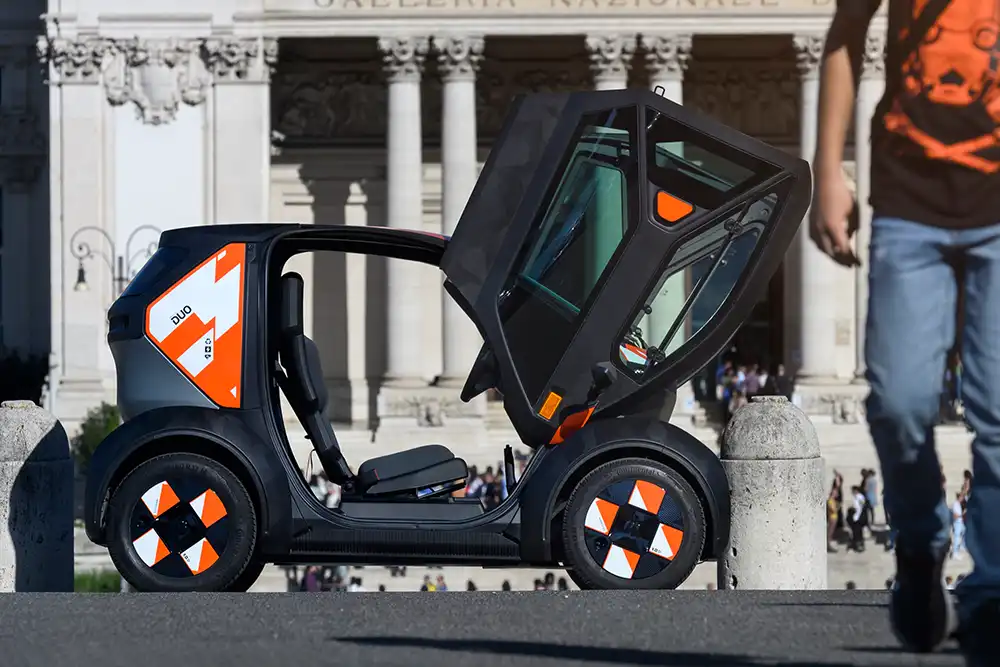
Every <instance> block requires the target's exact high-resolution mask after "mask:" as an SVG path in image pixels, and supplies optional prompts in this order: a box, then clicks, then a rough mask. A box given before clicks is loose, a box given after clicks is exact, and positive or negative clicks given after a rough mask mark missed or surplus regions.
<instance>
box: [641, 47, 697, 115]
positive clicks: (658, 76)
mask: <svg viewBox="0 0 1000 667" xmlns="http://www.w3.org/2000/svg"><path fill="white" fill-rule="evenodd" d="M642 48H643V50H644V51H645V52H646V67H647V69H648V70H649V87H650V88H652V89H654V90H655V89H656V88H657V87H662V88H663V96H664V97H666V98H667V99H668V100H670V101H671V102H676V103H677V104H683V103H684V72H686V71H687V66H688V61H689V60H690V59H691V35H685V34H678V35H643V36H642Z"/></svg>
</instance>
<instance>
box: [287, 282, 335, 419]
mask: <svg viewBox="0 0 1000 667" xmlns="http://www.w3.org/2000/svg"><path fill="white" fill-rule="evenodd" d="M304 295H305V283H304V282H303V280H302V276H300V275H299V274H298V273H294V272H293V273H286V274H285V275H284V276H282V277H281V334H280V345H279V350H278V351H279V353H280V355H281V365H282V366H284V367H285V370H286V371H287V372H288V385H289V387H288V391H289V394H291V395H290V396H289V397H288V400H289V402H291V403H292V407H293V408H294V409H295V410H296V412H302V413H303V414H309V413H320V414H323V415H325V414H326V407H327V401H328V400H329V395H328V394H327V391H326V382H325V381H324V379H323V365H322V363H321V362H320V358H319V350H318V349H317V348H316V344H315V343H314V342H313V341H312V340H310V339H309V337H308V336H306V334H305V329H304V327H303V324H302V322H303V299H304Z"/></svg>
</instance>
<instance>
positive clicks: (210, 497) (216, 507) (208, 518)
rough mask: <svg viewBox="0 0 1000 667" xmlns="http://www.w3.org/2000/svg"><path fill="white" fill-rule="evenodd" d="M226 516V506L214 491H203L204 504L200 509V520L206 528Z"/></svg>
mask: <svg viewBox="0 0 1000 667" xmlns="http://www.w3.org/2000/svg"><path fill="white" fill-rule="evenodd" d="M225 516H226V507H225V505H223V504H222V500H220V499H219V496H218V495H216V493H215V491H212V490H211V489H209V490H208V491H206V492H205V506H204V507H203V508H202V510H201V522H202V523H203V524H205V528H208V527H209V526H211V525H212V524H214V523H215V522H216V521H218V520H219V519H222V518H223V517H225Z"/></svg>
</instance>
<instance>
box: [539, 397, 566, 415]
mask: <svg viewBox="0 0 1000 667" xmlns="http://www.w3.org/2000/svg"><path fill="white" fill-rule="evenodd" d="M560 403H562V396H560V395H559V394H557V393H556V392H554V391H550V392H549V395H548V396H547V397H546V398H545V402H544V403H542V409H541V410H539V411H538V414H540V415H541V416H542V419H552V415H554V414H555V413H556V409H557V408H558V407H559V404H560Z"/></svg>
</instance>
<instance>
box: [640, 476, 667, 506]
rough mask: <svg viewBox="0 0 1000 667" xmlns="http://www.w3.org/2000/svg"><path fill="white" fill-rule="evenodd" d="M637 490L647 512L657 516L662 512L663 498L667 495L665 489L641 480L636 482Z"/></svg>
mask: <svg viewBox="0 0 1000 667" xmlns="http://www.w3.org/2000/svg"><path fill="white" fill-rule="evenodd" d="M635 490H636V491H638V492H639V496H641V497H642V504H643V505H645V506H646V511H647V512H651V513H652V514H656V513H657V512H659V511H660V505H662V504H663V496H665V495H666V493H667V492H666V491H664V490H663V488H661V487H659V486H657V485H656V484H653V483H652V482H647V481H645V480H641V479H639V480H636V482H635Z"/></svg>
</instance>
